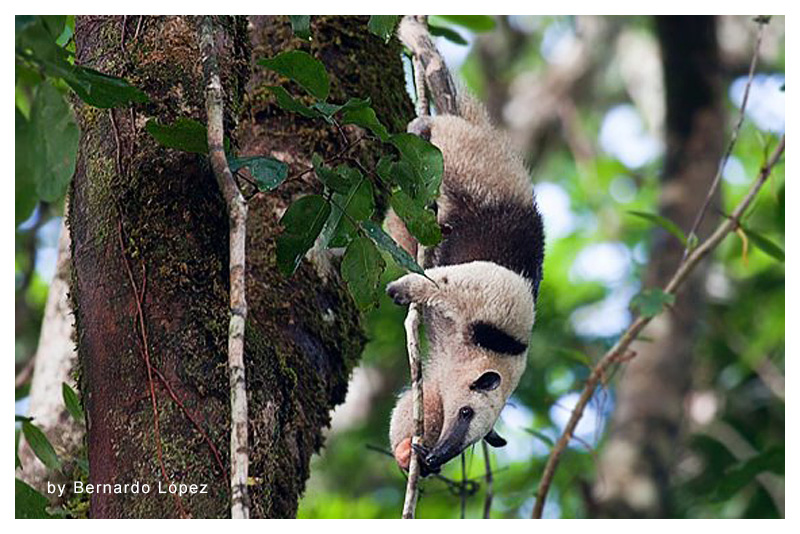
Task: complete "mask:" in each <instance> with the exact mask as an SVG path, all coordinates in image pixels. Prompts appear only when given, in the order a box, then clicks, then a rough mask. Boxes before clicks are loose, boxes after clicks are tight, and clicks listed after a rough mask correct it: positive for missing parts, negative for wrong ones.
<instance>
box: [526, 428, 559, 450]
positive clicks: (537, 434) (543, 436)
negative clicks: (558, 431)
mask: <svg viewBox="0 0 800 534" xmlns="http://www.w3.org/2000/svg"><path fill="white" fill-rule="evenodd" d="M523 430H524V431H525V432H527V433H528V434H530V435H532V436H534V437H536V438H537V439H539V441H542V442H544V444H545V445H547V446H548V447H550V448H552V447H554V446H555V443H554V442H553V440H552V439H551V438H550V436H548V435H547V434H545V433H544V432H540V431H539V430H536V429H533V428H523Z"/></svg>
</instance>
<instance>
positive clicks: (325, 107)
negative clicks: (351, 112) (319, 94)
mask: <svg viewBox="0 0 800 534" xmlns="http://www.w3.org/2000/svg"><path fill="white" fill-rule="evenodd" d="M311 109H313V110H315V111H319V112H320V113H321V114H322V115H323V116H324V117H325V118H326V119H328V118H330V117H331V116H333V115H334V114H335V113H337V112H338V111H339V110H340V109H342V106H340V105H338V104H329V103H327V102H317V103H315V104H312V105H311Z"/></svg>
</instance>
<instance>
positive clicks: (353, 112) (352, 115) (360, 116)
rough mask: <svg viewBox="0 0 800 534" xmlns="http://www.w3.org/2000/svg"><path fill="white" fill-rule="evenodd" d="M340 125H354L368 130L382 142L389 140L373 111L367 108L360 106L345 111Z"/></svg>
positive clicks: (384, 128)
mask: <svg viewBox="0 0 800 534" xmlns="http://www.w3.org/2000/svg"><path fill="white" fill-rule="evenodd" d="M342 124H355V125H357V126H361V127H362V128H367V129H369V130H370V131H371V132H372V133H374V134H375V135H376V136H378V139H380V140H381V141H383V142H386V141H388V140H389V132H388V131H387V130H386V127H385V126H384V125H383V124H381V121H379V120H378V117H377V116H376V115H375V110H374V109H372V108H371V107H369V106H362V107H357V108H351V109H347V110H345V112H344V114H343V115H342Z"/></svg>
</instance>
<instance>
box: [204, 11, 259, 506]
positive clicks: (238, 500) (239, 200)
mask: <svg viewBox="0 0 800 534" xmlns="http://www.w3.org/2000/svg"><path fill="white" fill-rule="evenodd" d="M216 47H217V44H216V42H215V30H214V20H213V17H210V16H205V17H203V20H202V22H201V27H200V49H201V52H202V57H203V73H204V76H205V81H206V112H207V114H208V150H209V157H210V159H211V167H212V169H213V170H214V176H215V177H216V179H217V185H218V186H219V189H220V192H221V193H222V196H223V198H224V199H225V203H226V205H227V208H228V218H229V225H230V233H229V251H230V258H229V272H230V310H231V319H230V326H229V329H228V371H229V382H230V395H231V448H230V455H231V460H230V461H231V517H233V518H234V519H247V518H249V517H250V501H249V497H248V493H247V467H248V452H249V449H248V443H247V386H246V381H245V370H244V328H245V321H246V319H247V301H246V299H245V242H246V233H245V232H246V228H247V224H246V223H247V203H246V202H245V199H244V197H243V196H242V194H241V192H240V191H239V188H238V187H237V186H236V182H235V181H234V179H233V175H232V174H231V170H230V167H228V161H227V158H226V156H225V149H224V145H223V140H224V133H225V131H224V126H223V116H224V104H223V93H222V82H221V80H220V75H219V63H218V61H217V52H216Z"/></svg>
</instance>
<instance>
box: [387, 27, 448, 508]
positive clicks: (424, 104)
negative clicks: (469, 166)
mask: <svg viewBox="0 0 800 534" xmlns="http://www.w3.org/2000/svg"><path fill="white" fill-rule="evenodd" d="M397 34H398V36H399V37H400V40H401V41H403V43H404V44H405V45H406V46H407V47H408V48H409V49H410V50H411V53H412V58H413V64H414V82H415V86H416V91H417V104H416V110H417V116H418V117H423V116H426V115H428V114H429V113H430V111H429V109H428V98H427V94H426V92H425V89H426V86H427V89H428V91H429V93H430V95H431V97H432V99H433V104H434V106H436V110H437V111H438V112H439V113H442V114H449V115H458V114H459V113H458V102H457V95H456V90H455V84H454V83H453V79H452V77H451V76H450V72H449V71H448V70H447V65H445V63H444V60H443V59H442V56H441V55H440V54H439V51H438V50H437V49H436V46H435V45H434V44H433V40H432V39H431V36H430V34H429V33H428V27H427V17H426V16H424V15H406V16H404V17H403V19H402V20H401V21H400V26H399V28H398V30H397ZM424 258H425V249H424V247H422V246H421V245H420V246H418V249H417V262H418V263H419V264H420V265H422V264H423V260H424ZM419 322H420V313H419V310H418V308H417V305H416V304H414V303H412V304H411V305H410V306H409V307H408V314H407V315H406V320H405V323H404V324H405V330H406V343H407V350H408V364H409V367H410V369H411V392H412V393H411V394H412V398H413V400H412V402H413V411H412V413H413V418H414V436H413V437H412V438H411V443H412V445H413V444H417V445H422V436H423V434H424V432H425V423H424V420H423V406H424V403H423V387H422V358H421V356H420V353H419ZM419 469H420V466H419V455H418V453H417V451H416V450H415V449H414V447H412V452H411V462H410V464H409V467H408V482H407V484H406V496H405V499H404V501H403V516H402V517H403V519H413V518H414V510H415V509H416V506H417V496H418V493H419V489H418V484H419Z"/></svg>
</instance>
